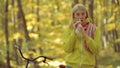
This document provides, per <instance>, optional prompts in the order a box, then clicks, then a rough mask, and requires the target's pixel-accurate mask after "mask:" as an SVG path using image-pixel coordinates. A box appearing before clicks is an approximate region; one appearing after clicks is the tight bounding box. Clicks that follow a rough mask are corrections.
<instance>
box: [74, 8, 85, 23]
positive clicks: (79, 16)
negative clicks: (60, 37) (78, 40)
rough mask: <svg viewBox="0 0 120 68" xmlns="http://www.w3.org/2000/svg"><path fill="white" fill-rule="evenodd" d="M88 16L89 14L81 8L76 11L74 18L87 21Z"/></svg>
mask: <svg viewBox="0 0 120 68" xmlns="http://www.w3.org/2000/svg"><path fill="white" fill-rule="evenodd" d="M86 17H87V14H86V11H85V10H81V9H79V10H77V11H76V12H75V13H74V18H75V19H77V20H79V21H81V22H85V19H86Z"/></svg>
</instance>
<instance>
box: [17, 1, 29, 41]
mask: <svg viewBox="0 0 120 68" xmlns="http://www.w3.org/2000/svg"><path fill="white" fill-rule="evenodd" d="M17 3H18V8H19V12H20V16H21V17H22V22H23V23H22V26H23V31H24V35H25V38H26V41H29V40H30V37H29V34H28V30H27V25H26V20H25V16H24V13H23V10H22V6H21V0H17Z"/></svg>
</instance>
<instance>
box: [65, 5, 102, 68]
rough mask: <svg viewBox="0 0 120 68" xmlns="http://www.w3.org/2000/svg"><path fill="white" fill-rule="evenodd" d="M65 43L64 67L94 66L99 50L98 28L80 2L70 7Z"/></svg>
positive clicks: (88, 67) (82, 67)
mask: <svg viewBox="0 0 120 68" xmlns="http://www.w3.org/2000/svg"><path fill="white" fill-rule="evenodd" d="M66 33H68V34H67V36H66V40H65V44H64V46H63V48H64V50H65V52H66V58H65V61H66V68H94V66H95V63H96V62H95V56H96V55H97V54H98V52H99V50H100V30H99V29H98V28H97V27H96V25H95V24H94V23H93V22H92V20H91V19H90V17H89V14H88V11H87V9H86V8H85V6H84V5H82V4H76V5H75V6H74V7H73V8H72V14H71V22H70V25H69V28H68V30H67V31H66Z"/></svg>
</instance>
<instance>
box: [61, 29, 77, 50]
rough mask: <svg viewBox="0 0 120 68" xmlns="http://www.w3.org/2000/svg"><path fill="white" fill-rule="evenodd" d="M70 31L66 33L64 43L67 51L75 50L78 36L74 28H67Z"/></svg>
mask: <svg viewBox="0 0 120 68" xmlns="http://www.w3.org/2000/svg"><path fill="white" fill-rule="evenodd" d="M66 32H68V33H67V34H66V35H65V34H64V37H65V40H64V44H63V49H64V51H66V52H72V51H73V50H74V46H75V41H76V36H75V32H74V30H70V29H69V30H67V31H66Z"/></svg>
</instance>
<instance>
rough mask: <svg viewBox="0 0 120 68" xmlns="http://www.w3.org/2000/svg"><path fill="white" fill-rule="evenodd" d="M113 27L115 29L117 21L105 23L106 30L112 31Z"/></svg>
mask: <svg viewBox="0 0 120 68" xmlns="http://www.w3.org/2000/svg"><path fill="white" fill-rule="evenodd" d="M113 29H115V23H111V24H106V25H105V30H107V31H110V30H113Z"/></svg>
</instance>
